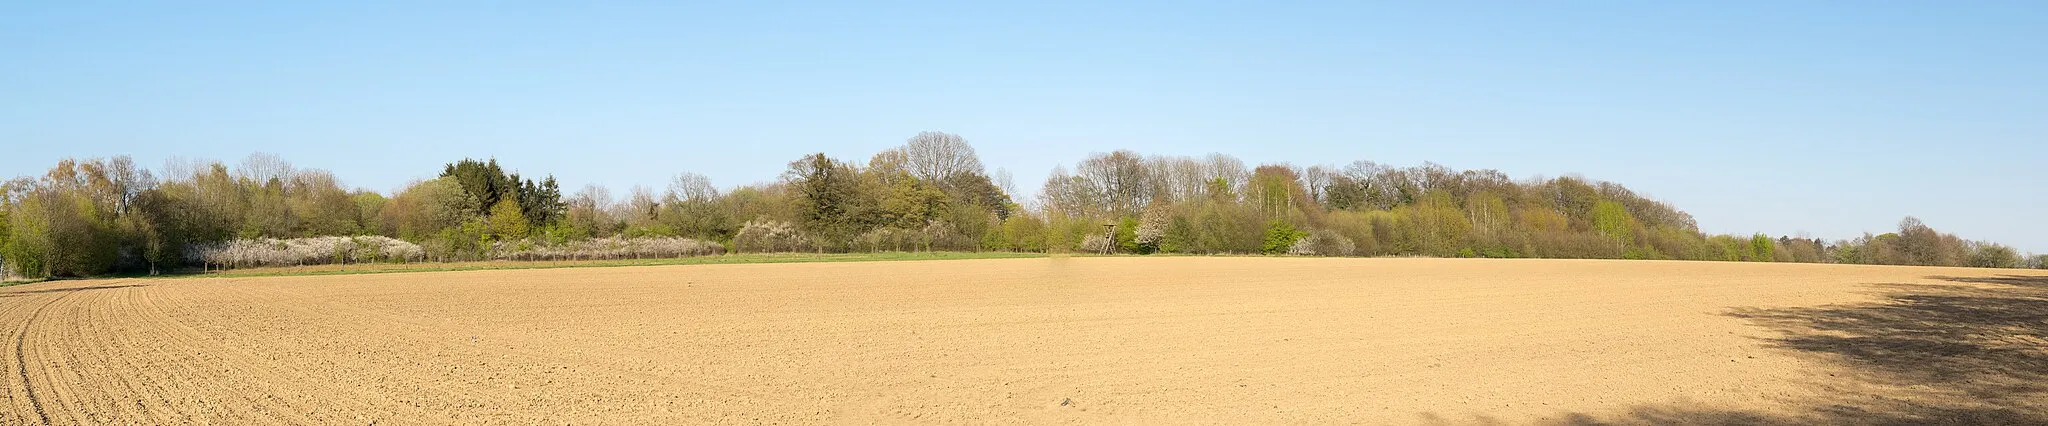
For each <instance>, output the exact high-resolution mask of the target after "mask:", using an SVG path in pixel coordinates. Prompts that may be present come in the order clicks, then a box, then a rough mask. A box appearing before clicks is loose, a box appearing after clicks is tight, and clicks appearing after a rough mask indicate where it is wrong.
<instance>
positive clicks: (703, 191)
mask: <svg viewBox="0 0 2048 426" xmlns="http://www.w3.org/2000/svg"><path fill="white" fill-rule="evenodd" d="M666 195H667V198H668V200H669V201H671V202H674V201H682V202H691V203H697V202H706V201H710V200H713V199H716V198H718V187H717V186H712V185H711V178H709V177H705V176H704V175H701V174H697V173H693V172H682V173H677V174H676V177H675V178H674V179H672V180H670V181H669V183H668V194H666Z"/></svg>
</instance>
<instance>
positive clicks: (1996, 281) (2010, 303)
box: [1551, 275, 2048, 425]
mask: <svg viewBox="0 0 2048 426" xmlns="http://www.w3.org/2000/svg"><path fill="white" fill-rule="evenodd" d="M1928 278H1929V279H1937V280H1943V281H1948V282H1951V283H1955V284H1940V285H1927V284H1883V285H1879V286H1878V287H1879V288H1882V289H1885V290H1888V294H1886V295H1885V296H1884V300H1882V301H1878V302H1872V303H1860V304H1847V305H1828V306H1818V307H1804V308H1782V309H1760V308H1746V309H1737V310H1734V311H1731V312H1729V313H1728V314H1727V315H1730V316H1733V317H1737V318H1743V319H1746V320H1749V321H1751V322H1752V323H1754V324H1757V325H1761V326H1764V327H1768V328H1770V329H1772V330H1774V331H1777V332H1780V333H1782V334H1781V336H1780V337H1777V338H1773V339H1770V341H1769V345H1770V346H1771V347H1774V348H1778V349H1782V350H1788V351H1793V352H1795V353H1797V354H1800V355H1801V356H1806V357H1810V358H1811V359H1814V360H1819V361H1821V362H1824V363H1827V364H1828V365H1832V366H1837V367H1841V368H1840V370H1843V371H1848V372H1849V373H1848V374H1845V375H1844V377H1832V378H1828V379H1829V380H1827V381H1826V382H1821V383H1815V385H1816V386H1818V387H1819V388H1820V389H1817V390H1818V392H1814V394H1817V395H1829V396H1827V397H1824V398H1822V399H1820V400H1808V401H1788V402H1791V403H1793V404H1795V405H1796V406H1797V407H1798V408H1797V410H1798V411H1797V412H1795V413H1794V414H1779V413H1763V412H1750V411H1741V410H1718V409H1699V408H1689V407H1684V406H1677V405H1651V406H1638V407H1633V408H1631V409H1630V410H1629V411H1628V412H1626V414H1623V415H1619V416H1608V418H1602V417H1596V416H1592V415H1586V414H1580V413H1571V414H1568V415H1566V417H1565V418H1564V419H1563V420H1559V421H1554V422H1551V424H1557V425H1606V424H1687V425H1756V424H1855V425H1927V424H1936V425H1942V424H1970V425H1977V424H1992V425H2048V277H2041V276H2019V275H2002V276H1996V277H1946V276H1934V277H1928Z"/></svg>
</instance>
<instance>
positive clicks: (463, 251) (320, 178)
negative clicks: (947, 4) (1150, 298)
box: [0, 133, 2048, 278]
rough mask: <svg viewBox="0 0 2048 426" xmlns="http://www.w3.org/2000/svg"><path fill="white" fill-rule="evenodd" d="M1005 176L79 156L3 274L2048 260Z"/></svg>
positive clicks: (1629, 202) (1583, 215)
mask: <svg viewBox="0 0 2048 426" xmlns="http://www.w3.org/2000/svg"><path fill="white" fill-rule="evenodd" d="M926 136H931V137H935V138H936V137H941V136H944V138H940V139H945V140H939V139H931V138H927V137H926ZM927 139H931V140H927ZM941 142H943V143H941ZM920 144H922V145H920ZM182 166H190V167H182ZM686 175H687V174H686ZM996 176H997V177H991V175H989V174H984V173H983V172H982V167H981V165H980V164H979V159H978V158H976V157H975V156H974V154H973V151H972V148H971V147H968V146H966V145H965V140H964V139H963V138H959V137H958V136H955V135H945V134H936V133H934V134H928V135H921V136H920V137H919V138H913V140H912V142H911V143H909V144H906V145H905V146H904V147H903V148H897V149H892V150H888V151H884V152H883V153H880V154H877V155H876V156H875V157H874V158H873V159H872V160H870V161H869V162H867V163H866V167H862V165H859V164H854V163H848V162H844V161H839V160H835V159H832V158H829V157H826V156H825V155H823V154H813V155H808V156H804V157H803V158H801V159H798V160H797V161H794V162H791V163H790V164H789V169H788V171H787V172H786V173H785V174H784V179H782V180H781V181H779V182H774V183H766V184H756V185H747V186H741V187H737V188H734V189H732V190H730V191H726V192H722V193H721V191H719V190H718V189H717V188H713V187H710V186H709V181H708V179H705V178H702V177H701V176H698V177H697V179H695V180H686V179H683V178H682V177H679V178H678V179H677V181H676V182H677V183H676V184H675V185H672V186H670V187H669V188H670V190H669V191H668V192H667V193H666V194H656V193H653V192H651V191H647V190H641V189H636V190H634V191H633V192H631V193H630V194H629V196H628V197H626V198H625V199H624V200H623V201H622V200H620V199H617V198H614V197H612V196H611V193H610V192H609V191H607V190H604V189H603V188H601V187H595V186H593V187H588V188H584V189H583V190H582V191H579V192H577V194H576V195H574V196H572V197H570V198H568V199H564V198H563V197H562V194H561V190H560V188H559V187H558V185H557V183H556V182H555V180H554V178H553V177H552V176H548V177H546V178H543V179H540V180H531V179H525V178H521V177H520V176H519V175H518V174H514V173H507V172H506V171H505V170H504V169H503V168H502V167H501V166H500V165H499V164H498V163H497V162H496V160H494V159H487V160H482V161H479V160H471V159H464V160H461V161H458V162H454V163H450V164H447V165H446V166H445V167H444V168H443V169H442V170H441V173H440V175H439V177H437V178H435V179H431V180H426V181H421V182H416V183H414V184H412V185H408V186H407V187H406V188H403V189H402V190H400V191H398V192H397V193H395V194H391V195H390V196H389V197H386V196H384V195H382V194H378V193H375V192H371V191H367V190H354V191H350V190H345V189H343V188H345V187H344V186H342V185H341V184H340V182H339V181H338V180H337V179H335V178H334V177H333V176H332V175H331V174H328V173H327V172H324V171H319V170H296V169H293V168H292V167H291V166H290V165H289V164H287V163H284V162H283V160H281V159H278V158H276V157H274V156H265V155H254V156H251V157H250V158H249V159H248V160H246V161H244V162H243V164H242V165H240V166H238V168H234V169H230V168H229V167H227V166H225V165H222V164H220V163H193V164H189V165H181V167H178V168H176V172H174V174H172V175H167V176H164V179H162V180H156V179H153V178H151V176H150V175H149V174H148V173H147V172H146V171H143V170H140V169H136V168H134V167H133V165H132V161H129V160H127V159H125V158H115V159H109V160H86V161H77V160H64V161H61V162H59V163H58V164H57V165H56V166H55V167H53V168H51V169H50V170H49V172H48V173H45V174H44V175H42V176H37V177H33V178H20V179H15V180H13V181H9V182H7V183H5V184H0V269H4V270H6V271H8V272H9V273H10V274H12V275H21V276H23V277H25V278H40V277H45V276H53V275H55V276H90V275H98V274H104V273H107V272H111V271H137V272H139V271H145V270H146V271H149V272H151V273H155V272H156V271H158V270H159V269H160V267H168V268H177V267H179V266H182V264H183V262H185V258H186V256H185V254H186V253H187V252H192V250H191V249H192V248H193V247H195V246H199V245H209V244H216V243H221V242H223V241H224V240H227V239H229V238H235V237H244V238H295V237H310V236H319V235H349V234H381V235H385V236H394V237H398V238H403V239H407V240H410V241H413V242H415V243H417V244H419V245H420V246H422V248H423V249H424V250H425V251H426V252H427V253H428V257H429V258H431V259H433V260H465V259H485V258H490V257H491V256H492V253H495V252H502V251H503V250H506V249H507V248H508V247H509V248H517V247H518V246H519V245H522V244H546V245H557V246H558V245H563V244H568V243H572V242H576V241H583V240H588V239H592V238H611V237H618V236H627V237H636V238H638V237H671V236H682V237H688V238H696V239H706V240H715V241H719V242H723V243H729V244H730V243H738V242H739V240H741V239H742V234H746V233H747V232H748V231H747V230H748V229H753V230H754V233H753V234H752V236H751V237H749V238H751V239H750V240H749V241H753V242H754V243H755V244H754V245H753V246H752V249H753V250H756V251H758V250H769V251H776V250H801V251H850V250H855V249H862V250H877V251H886V250H988V251H1027V252H1064V251H1068V250H1073V249H1075V248H1076V247H1079V246H1081V245H1082V244H1083V242H1084V241H1087V240H1088V239H1090V238H1093V239H1095V240H1096V241H1095V242H1094V243H1092V244H1093V245H1091V246H1090V247H1097V248H1103V249H1105V250H1107V251H1122V252H1127V253H1141V254H1142V253H1156V252H1167V253H1195V254H1209V253H1272V254H1277V253H1290V252H1291V253H1299V254H1315V255H1363V256H1374V255H1424V256H1446V257H1448V256H1458V257H1496V258H1508V257H1559V258H1627V259H1687V260H1730V261H1742V260H1747V261H1779V262H1837V263H1866V264H1897V265H1944V266H1984V267H2026V266H2038V265H2040V264H2042V263H2044V262H2048V257H2021V256H2020V255H2019V254H2017V253H2015V252H2014V251H2013V250H2012V249H2011V248H2010V247H2005V246H2000V245H1996V244H1990V243H1984V242H1975V241H1965V240H1962V239H1960V238H1957V237H1956V236H1954V235H1951V234H1945V233H1941V232H1938V231H1935V230H1934V229H1933V228H1931V227H1928V226H1926V225H1925V224H1923V223H1920V221H1919V220H1917V219H1913V218H1907V219H1906V220H1903V221H1901V222H1900V223H1899V226H1898V231H1897V232H1893V233H1886V234H1882V235H1875V236H1873V235H1868V234H1866V235H1864V236H1863V237H1861V238H1856V239H1853V240H1846V241H1835V242H1826V241H1821V240H1816V239H1810V238H1803V237H1802V238H1792V237H1781V238H1776V239H1773V238H1771V237H1769V236H1766V235H1761V234H1758V235H1752V236H1748V237H1739V236H1734V235H1707V234H1704V233H1701V232H1699V230H1698V227H1697V226H1696V224H1694V223H1693V219H1692V217H1691V216H1690V215H1688V214H1686V213H1684V212H1683V211H1679V210H1677V209H1675V208H1673V207H1671V206H1670V205H1667V204H1665V203H1662V202H1658V201H1655V200H1653V199H1650V198H1647V197H1644V196H1641V195H1638V194H1635V193H1633V192H1631V191H1630V190H1628V189H1627V188H1625V187H1622V186H1621V185H1617V184H1613V183H1608V182H1599V181H1591V180H1586V179H1583V178H1577V177H1564V178H1556V179H1548V180H1530V181H1516V180H1511V179H1509V178H1507V177H1506V176H1505V175H1504V174H1501V173H1499V172H1495V171H1491V170H1471V171H1458V170H1452V169H1449V168H1447V167H1443V166H1438V165H1434V164H1425V165H1423V166H1420V167H1409V168H1395V167H1388V166H1382V165H1378V164H1375V163H1370V162H1358V163H1354V164H1352V165H1351V166H1349V167H1345V168H1343V169H1342V170H1338V169H1336V168H1332V167H1327V166H1316V167H1309V168H1305V169H1304V168H1296V167H1293V166H1288V165H1285V164H1266V165H1260V166H1258V167H1256V168H1254V169H1249V170H1248V169H1247V168H1246V167H1245V164H1244V163H1243V162H1241V161H1238V160H1236V159H1232V158H1229V157H1228V156H1222V155H1216V156H1211V157H1209V158H1207V159H1203V160H1198V159H1193V158H1189V157H1172V156H1166V157H1148V156H1144V155H1140V154H1138V153H1135V152H1130V151H1113V152H1110V153H1105V154H1096V155H1093V156H1091V157H1089V158H1088V159H1087V160H1085V161H1083V162H1082V163H1081V164H1079V165H1077V167H1076V173H1074V174H1068V173H1066V172H1065V171H1064V169H1058V170H1056V172H1055V173H1053V175H1052V176H1051V177H1049V178H1048V179H1047V182H1046V183H1045V185H1044V186H1043V188H1044V190H1043V191H1041V194H1040V195H1039V197H1038V198H1037V199H1035V200H1027V201H1030V202H1027V203H1025V204H1029V205H1032V206H1034V207H1033V208H1030V209H1027V208H1025V207H1023V206H1022V205H1020V204H1019V202H1018V200H1017V199H1014V198H1013V196H1014V195H1015V194H1010V193H1008V192H1007V191H1006V189H1005V188H1009V187H1010V186H1011V185H1012V183H1011V182H1008V179H1007V174H1006V173H1005V172H1000V171H999V173H998V174H997V175H996ZM743 222H744V223H743ZM1105 223H1109V224H1112V227H1111V228H1110V229H1109V232H1108V234H1109V235H1108V236H1107V237H1105V236H1104V233H1105V232H1104V231H1105V229H1104V226H1103V225H1104V224H1105ZM750 227H751V228H750ZM1309 230H1314V232H1309ZM738 246H739V245H738V244H735V245H734V248H735V249H739V247H738Z"/></svg>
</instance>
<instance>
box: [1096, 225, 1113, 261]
mask: <svg viewBox="0 0 2048 426" xmlns="http://www.w3.org/2000/svg"><path fill="white" fill-rule="evenodd" d="M1114 248H1116V222H1109V223H1104V224H1102V253H1100V254H1102V255H1105V256H1107V255H1109V252H1110V251H1111V249H1114Z"/></svg>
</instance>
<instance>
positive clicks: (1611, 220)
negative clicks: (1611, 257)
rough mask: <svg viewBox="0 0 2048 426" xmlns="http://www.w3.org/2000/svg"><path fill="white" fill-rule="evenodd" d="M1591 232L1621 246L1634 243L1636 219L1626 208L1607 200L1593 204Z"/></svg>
mask: <svg viewBox="0 0 2048 426" xmlns="http://www.w3.org/2000/svg"><path fill="white" fill-rule="evenodd" d="M1592 215H1593V231H1594V232H1599V233H1600V235H1603V236H1606V237H1607V238H1611V239H1614V241H1616V242H1620V243H1623V244H1627V243H1631V242H1634V241H1635V227H1636V219H1635V216H1632V215H1630V214H1629V213H1628V207H1625V206H1622V205H1621V203H1617V202H1614V201H1609V200H1600V201H1597V202H1594V203H1593V212H1592Z"/></svg>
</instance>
